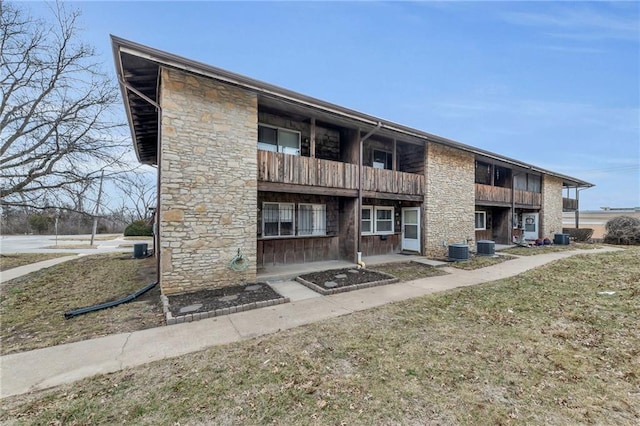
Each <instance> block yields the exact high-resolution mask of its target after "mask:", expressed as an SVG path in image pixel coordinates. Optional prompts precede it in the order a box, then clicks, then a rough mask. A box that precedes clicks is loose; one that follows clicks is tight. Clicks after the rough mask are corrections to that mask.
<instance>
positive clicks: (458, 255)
mask: <svg viewBox="0 0 640 426" xmlns="http://www.w3.org/2000/svg"><path fill="white" fill-rule="evenodd" d="M464 260H469V246H468V245H467V244H449V261H450V262H460V261H464Z"/></svg>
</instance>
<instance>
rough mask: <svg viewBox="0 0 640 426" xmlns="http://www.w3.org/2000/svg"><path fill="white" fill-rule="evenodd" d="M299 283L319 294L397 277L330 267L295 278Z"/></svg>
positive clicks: (381, 273) (379, 283)
mask: <svg viewBox="0 0 640 426" xmlns="http://www.w3.org/2000/svg"><path fill="white" fill-rule="evenodd" d="M296 281H298V282H299V283H301V284H304V285H305V286H307V287H309V288H310V289H311V290H313V291H316V292H318V293H320V294H324V295H327V294H335V293H342V292H345V291H352V290H357V289H361V288H367V287H374V286H378V285H385V284H391V283H395V282H398V281H399V280H398V278H396V277H394V276H392V275H389V274H385V273H383V272H378V271H372V270H370V269H355V268H344V269H332V270H328V271H320V272H312V273H310V274H305V275H300V276H299V277H297V278H296Z"/></svg>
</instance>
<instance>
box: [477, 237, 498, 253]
mask: <svg viewBox="0 0 640 426" xmlns="http://www.w3.org/2000/svg"><path fill="white" fill-rule="evenodd" d="M477 254H478V256H493V255H495V254H496V242H495V241H491V240H480V241H478V243H477Z"/></svg>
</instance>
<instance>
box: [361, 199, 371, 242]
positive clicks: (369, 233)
mask: <svg viewBox="0 0 640 426" xmlns="http://www.w3.org/2000/svg"><path fill="white" fill-rule="evenodd" d="M365 210H368V211H369V219H368V220H367V222H369V225H370V226H369V229H370V231H369V232H361V234H362V235H373V234H374V233H375V225H374V222H375V221H374V220H373V206H362V211H365ZM362 222H364V220H363V219H362V212H360V229H362Z"/></svg>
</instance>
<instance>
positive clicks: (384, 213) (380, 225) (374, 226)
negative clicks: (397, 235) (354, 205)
mask: <svg viewBox="0 0 640 426" xmlns="http://www.w3.org/2000/svg"><path fill="white" fill-rule="evenodd" d="M360 232H361V233H362V234H378V235H385V234H393V207H388V206H362V216H361V219H360Z"/></svg>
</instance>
